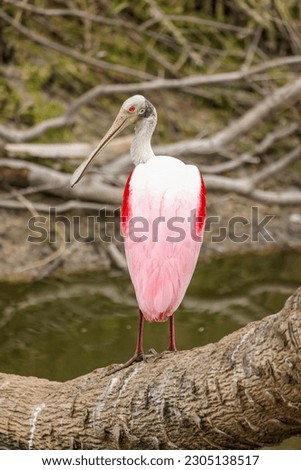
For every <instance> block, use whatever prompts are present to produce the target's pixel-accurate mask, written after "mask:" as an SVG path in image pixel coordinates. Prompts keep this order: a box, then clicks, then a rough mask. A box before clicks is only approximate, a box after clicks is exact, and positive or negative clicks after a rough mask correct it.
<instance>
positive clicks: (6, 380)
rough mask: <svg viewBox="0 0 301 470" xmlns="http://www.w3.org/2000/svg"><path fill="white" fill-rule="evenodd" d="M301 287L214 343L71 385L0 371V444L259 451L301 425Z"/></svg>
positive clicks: (97, 373) (109, 369)
mask: <svg viewBox="0 0 301 470" xmlns="http://www.w3.org/2000/svg"><path fill="white" fill-rule="evenodd" d="M300 373H301V288H300V289H298V291H296V293H295V294H294V295H293V296H292V297H290V298H289V299H288V301H287V302H286V304H285V306H284V308H283V309H282V311H281V312H279V313H278V314H275V315H272V316H269V317H266V318H264V319H263V320H261V321H258V322H253V323H250V324H248V325H247V326H246V327H244V328H242V329H240V330H238V331H236V332H234V333H233V334H231V335H229V336H227V337H225V338H223V339H222V340H221V341H219V342H218V343H216V344H208V345H207V346H205V347H202V348H196V349H193V350H191V351H181V352H177V353H167V352H166V353H163V354H161V355H158V356H153V357H151V358H150V359H149V360H148V361H146V362H140V363H135V364H133V365H131V366H129V367H126V368H121V366H119V365H111V366H108V367H106V368H103V369H98V370H95V371H93V372H91V373H90V374H88V375H86V376H83V377H78V378H76V379H74V380H70V381H68V382H65V383H58V382H49V381H48V380H45V379H38V378H34V377H20V376H15V375H7V374H0V447H1V448H11V449H13V448H21V449H28V448H33V449H69V448H73V449H78V448H83V449H95V448H98V449H104V448H105V449H133V448H138V449H179V448H180V449H200V448H202V449H255V448H259V447H262V446H264V445H271V444H276V443H278V442H280V441H281V440H283V439H284V438H287V437H289V436H292V435H296V434H298V433H300V432H301V377H300Z"/></svg>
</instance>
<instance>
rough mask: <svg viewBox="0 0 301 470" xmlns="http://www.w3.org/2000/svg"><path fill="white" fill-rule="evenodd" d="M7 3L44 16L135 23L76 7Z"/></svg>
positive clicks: (125, 24) (126, 25) (128, 25)
mask: <svg viewBox="0 0 301 470" xmlns="http://www.w3.org/2000/svg"><path fill="white" fill-rule="evenodd" d="M4 2H5V3H8V4H9V5H13V6H15V7H17V8H20V9H22V10H26V11H29V12H31V13H36V14H37V15H42V16H74V17H77V18H80V19H83V20H89V21H92V22H93V23H98V24H105V25H108V26H113V27H116V26H119V27H124V28H132V27H133V25H132V24H131V23H129V22H128V21H124V20H121V19H120V18H114V19H111V18H105V17H103V16H98V15H93V14H90V13H87V12H86V11H82V10H77V9H76V8H70V9H69V8H68V9H67V8H40V7H36V6H35V5H30V4H28V3H25V2H18V1H15V0H4Z"/></svg>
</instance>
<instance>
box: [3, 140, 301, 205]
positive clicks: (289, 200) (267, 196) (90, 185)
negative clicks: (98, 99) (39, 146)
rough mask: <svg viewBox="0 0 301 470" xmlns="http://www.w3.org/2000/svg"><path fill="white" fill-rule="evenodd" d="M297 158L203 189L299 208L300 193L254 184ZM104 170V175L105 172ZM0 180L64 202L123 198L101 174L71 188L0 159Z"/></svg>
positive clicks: (31, 166)
mask: <svg viewBox="0 0 301 470" xmlns="http://www.w3.org/2000/svg"><path fill="white" fill-rule="evenodd" d="M300 154H301V145H299V146H298V147H296V148H295V149H293V150H292V151H291V152H289V153H288V154H287V155H285V156H284V157H282V159H280V160H278V161H276V162H273V163H271V164H270V165H267V166H266V167H265V168H264V169H263V170H261V172H259V173H256V174H255V175H253V176H249V177H245V178H231V177H225V176H219V175H205V182H206V187H207V189H212V190H218V191H222V192H234V193H236V194H240V195H242V196H244V197H247V198H250V199H254V200H256V201H260V202H264V203H267V204H278V205H299V204H300V203H301V191H298V190H295V191H294V190H282V191H268V190H261V189H258V188H256V184H257V183H258V182H259V181H263V180H266V179H268V178H269V177H271V176H273V175H274V174H275V173H276V172H277V171H279V169H283V168H285V167H286V166H287V165H289V164H291V163H293V162H294V161H295V160H297V159H298V158H299V157H300ZM111 165H112V164H111ZM107 166H108V165H107ZM107 166H106V167H105V168H106V169H105V171H108V169H107ZM1 177H2V178H3V179H4V180H5V181H6V183H7V182H8V183H9V184H11V185H17V186H40V185H43V184H50V185H51V186H52V187H50V188H49V189H47V190H45V192H47V193H49V194H54V195H56V196H60V197H62V198H65V199H74V198H77V199H79V200H84V201H94V202H99V203H101V204H106V203H108V204H115V205H120V203H121V199H122V194H123V190H122V188H116V187H115V186H113V185H110V184H108V183H106V182H105V178H106V177H105V174H104V175H99V174H95V173H90V174H88V175H87V176H86V177H85V178H84V180H82V181H80V183H79V184H78V185H77V186H76V187H75V188H71V187H70V175H68V174H66V173H61V172H59V171H56V170H52V169H50V168H46V167H44V166H42V165H37V164H35V163H30V162H26V161H22V160H13V159H0V181H1ZM114 179H116V177H115V178H114ZM9 202H10V203H11V202H12V201H2V207H4V205H5V204H7V203H9ZM3 203H4V205H3ZM8 205H9V204H8ZM8 205H6V207H8Z"/></svg>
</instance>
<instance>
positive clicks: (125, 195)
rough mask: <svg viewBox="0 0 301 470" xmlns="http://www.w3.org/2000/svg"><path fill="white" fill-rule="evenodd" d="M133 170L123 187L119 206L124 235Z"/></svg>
mask: <svg viewBox="0 0 301 470" xmlns="http://www.w3.org/2000/svg"><path fill="white" fill-rule="evenodd" d="M133 171H134V170H132V171H131V173H130V175H129V177H128V179H127V182H126V184H125V187H124V191H123V199H122V206H121V211H120V222H121V232H122V234H123V235H124V236H126V235H127V227H128V221H129V219H130V217H131V201H130V195H131V190H130V184H131V178H132V174H133Z"/></svg>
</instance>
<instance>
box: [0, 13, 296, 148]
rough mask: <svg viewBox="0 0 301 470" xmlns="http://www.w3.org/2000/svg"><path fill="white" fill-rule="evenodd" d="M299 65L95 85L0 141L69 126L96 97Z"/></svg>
mask: <svg viewBox="0 0 301 470" xmlns="http://www.w3.org/2000/svg"><path fill="white" fill-rule="evenodd" d="M0 13H1V11H0ZM300 63H301V56H292V57H282V58H279V59H274V60H270V61H267V62H264V63H263V64H260V65H256V66H254V67H250V68H249V70H248V71H246V70H240V71H236V72H226V73H217V74H213V75H191V76H189V77H185V78H174V79H164V78H160V79H156V80H152V81H148V82H142V83H127V84H113V85H98V86H96V87H94V88H92V89H91V90H89V91H87V92H86V93H84V94H83V95H81V96H80V97H79V98H77V99H76V100H74V101H73V103H72V104H71V105H70V106H69V108H68V109H67V111H66V112H65V113H64V114H63V115H61V116H58V117H56V118H52V119H47V120H45V121H42V122H40V123H39V124H36V125H35V126H33V127H31V128H29V129H26V130H18V129H11V128H10V127H7V126H0V137H2V138H3V139H4V140H5V141H9V142H25V141H28V140H31V139H35V138H37V137H39V136H40V135H41V134H43V132H45V131H47V130H48V129H54V128H59V127H63V126H67V125H69V124H71V123H72V122H73V120H74V118H75V116H76V113H77V111H78V110H79V109H80V108H81V107H82V106H84V105H87V104H89V103H91V102H93V101H95V99H97V98H99V97H100V96H104V95H110V94H115V93H141V92H145V91H152V90H159V89H161V90H163V89H167V88H168V89H176V88H182V89H184V90H183V91H185V88H188V92H190V87H194V86H198V85H214V84H218V83H223V84H224V83H227V82H233V81H237V80H241V79H244V78H246V77H247V76H250V75H253V74H256V73H258V72H262V71H265V70H269V69H272V68H276V67H285V66H287V65H294V64H295V65H297V64H300ZM296 82H298V79H297V80H295V81H293V82H291V83H289V84H288V85H284V87H282V88H280V89H279V93H281V92H280V90H284V91H285V90H286V88H285V87H288V90H290V89H292V88H294V86H296V85H297V86H298V84H297V83H296ZM294 84H295V85H294ZM277 91H278V90H276V92H275V93H276V95H277ZM271 97H273V95H271ZM188 150H189V149H188ZM182 152H183V151H182Z"/></svg>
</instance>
